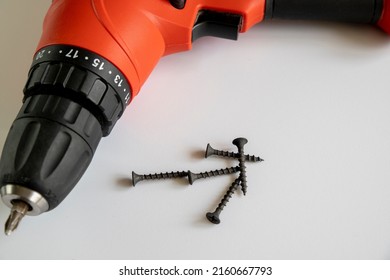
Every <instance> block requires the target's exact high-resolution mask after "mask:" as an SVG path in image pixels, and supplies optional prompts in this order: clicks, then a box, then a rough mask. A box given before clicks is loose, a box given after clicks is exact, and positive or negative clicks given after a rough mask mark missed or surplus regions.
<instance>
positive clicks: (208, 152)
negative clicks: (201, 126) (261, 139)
mask: <svg viewBox="0 0 390 280" xmlns="http://www.w3.org/2000/svg"><path fill="white" fill-rule="evenodd" d="M210 156H220V157H229V158H235V159H238V158H239V157H240V154H239V153H233V152H228V151H221V150H217V149H214V148H213V147H211V145H210V144H207V148H206V153H205V158H208V157H210ZM245 160H246V161H249V162H262V161H264V159H262V158H260V157H258V156H252V155H245Z"/></svg>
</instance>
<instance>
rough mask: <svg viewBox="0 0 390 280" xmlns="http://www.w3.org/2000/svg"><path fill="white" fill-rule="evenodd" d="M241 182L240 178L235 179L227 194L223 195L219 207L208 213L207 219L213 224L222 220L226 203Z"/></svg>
mask: <svg viewBox="0 0 390 280" xmlns="http://www.w3.org/2000/svg"><path fill="white" fill-rule="evenodd" d="M239 184H240V178H237V179H236V180H234V182H233V184H232V185H231V186H230V187H229V189H228V190H227V192H226V193H225V195H224V196H223V198H222V200H221V202H220V203H219V204H218V206H217V208H216V209H215V211H214V212H208V213H207V214H206V217H207V219H208V220H209V221H210V222H211V223H213V224H219V223H220V222H221V220H220V219H219V215H220V214H221V212H222V210H223V208H225V206H226V204H227V203H228V202H229V200H230V198H231V197H232V195H233V194H234V192H235V191H236V189H237V187H238V185H239Z"/></svg>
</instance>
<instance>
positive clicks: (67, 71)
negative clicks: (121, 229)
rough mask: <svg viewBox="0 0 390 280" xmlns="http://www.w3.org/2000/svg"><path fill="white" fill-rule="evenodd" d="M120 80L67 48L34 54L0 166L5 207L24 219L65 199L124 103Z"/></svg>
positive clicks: (99, 62) (103, 64) (90, 56)
mask: <svg viewBox="0 0 390 280" xmlns="http://www.w3.org/2000/svg"><path fill="white" fill-rule="evenodd" d="M118 77H119V78H120V79H119V78H118ZM122 77H123V75H121V73H120V71H119V70H118V69H116V68H115V67H114V66H113V65H112V64H111V63H110V62H109V61H107V60H106V59H104V58H103V57H101V56H98V55H96V54H94V53H91V52H89V51H86V50H83V49H79V48H75V47H72V46H65V45H57V46H49V47H46V48H44V49H41V50H40V51H39V52H38V53H37V54H36V57H35V60H34V62H33V65H32V67H31V70H30V72H29V78H28V81H27V84H26V87H25V90H24V95H25V98H24V102H23V106H22V108H21V109H20V111H19V114H18V115H17V117H16V119H15V121H14V123H13V124H12V127H11V129H10V131H9V134H8V136H7V139H6V142H5V145H4V149H3V153H2V155H1V159H0V183H1V186H0V193H1V196H2V200H3V201H4V203H5V204H6V205H8V206H9V207H10V208H12V209H14V206H15V205H20V203H19V202H21V201H22V202H24V203H25V204H27V205H28V211H27V213H26V215H32V216H33V215H39V214H41V213H43V212H46V211H49V210H52V209H54V208H55V207H57V206H58V205H59V204H60V203H61V201H62V200H63V199H64V198H65V197H66V196H67V195H68V194H69V193H70V192H71V190H72V189H73V187H74V186H75V185H76V184H77V182H78V181H79V179H80V178H81V177H82V175H83V174H84V172H85V170H86V169H87V167H88V166H89V164H90V162H91V160H92V157H93V155H94V153H95V151H96V148H97V146H98V144H99V142H100V140H101V138H102V137H103V136H106V135H108V134H109V133H110V132H111V130H112V128H113V126H114V125H115V123H116V121H117V120H118V119H119V118H120V116H121V115H122V113H123V111H124V109H125V107H126V105H127V103H128V102H129V101H130V93H131V91H130V86H129V85H128V83H127V81H125V80H124V79H123V78H122ZM119 83H120V84H119ZM124 89H126V90H124ZM18 203H19V204H18ZM14 212H17V211H14ZM20 219H21V218H20Z"/></svg>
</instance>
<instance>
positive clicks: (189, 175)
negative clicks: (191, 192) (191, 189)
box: [187, 170, 196, 185]
mask: <svg viewBox="0 0 390 280" xmlns="http://www.w3.org/2000/svg"><path fill="white" fill-rule="evenodd" d="M187 176H188V182H189V183H190V185H192V184H193V183H194V181H195V180H196V178H195V174H194V173H192V172H191V171H190V170H188V175H187Z"/></svg>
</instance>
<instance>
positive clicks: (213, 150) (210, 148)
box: [204, 144, 215, 158]
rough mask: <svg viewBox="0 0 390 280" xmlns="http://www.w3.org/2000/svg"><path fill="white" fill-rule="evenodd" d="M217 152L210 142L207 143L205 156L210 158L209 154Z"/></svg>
mask: <svg viewBox="0 0 390 280" xmlns="http://www.w3.org/2000/svg"><path fill="white" fill-rule="evenodd" d="M214 154H215V149H214V148H213V147H211V145H210V144H207V148H206V153H205V155H204V157H205V158H208V157H209V156H212V155H214Z"/></svg>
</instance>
